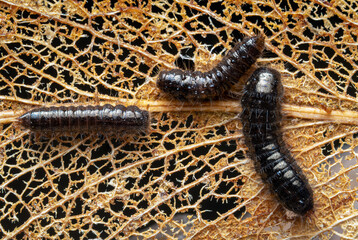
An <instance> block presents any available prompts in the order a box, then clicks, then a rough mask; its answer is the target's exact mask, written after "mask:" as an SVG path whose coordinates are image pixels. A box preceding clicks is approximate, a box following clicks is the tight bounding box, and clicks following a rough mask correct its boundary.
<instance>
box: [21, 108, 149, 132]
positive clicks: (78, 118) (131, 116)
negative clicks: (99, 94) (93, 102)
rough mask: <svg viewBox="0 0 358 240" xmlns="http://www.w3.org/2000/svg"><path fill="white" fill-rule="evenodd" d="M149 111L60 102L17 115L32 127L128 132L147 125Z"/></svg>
mask: <svg viewBox="0 0 358 240" xmlns="http://www.w3.org/2000/svg"><path fill="white" fill-rule="evenodd" d="M149 120H150V118H149V112H148V111H145V110H141V109H139V108H138V107H136V106H128V107H125V106H123V105H116V106H112V105H109V104H106V105H104V106H61V107H42V108H37V109H33V110H30V111H29V112H26V113H25V114H23V115H22V116H20V117H19V118H18V121H19V122H20V124H21V125H23V126H24V127H26V128H29V129H30V130H32V131H44V132H49V131H54V132H57V131H64V132H81V131H85V132H100V133H106V132H122V131H123V132H130V131H145V130H146V129H147V128H148V127H149Z"/></svg>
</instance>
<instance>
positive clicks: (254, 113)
mask: <svg viewBox="0 0 358 240" xmlns="http://www.w3.org/2000/svg"><path fill="white" fill-rule="evenodd" d="M282 95H283V87H282V83H281V77H280V74H279V73H278V72H277V71H276V70H273V69H270V68H259V69H257V70H256V71H255V72H254V73H253V74H252V76H251V77H250V78H249V80H248V82H247V84H246V86H245V89H244V94H243V96H242V99H241V104H242V107H243V111H242V114H241V120H242V123H243V125H244V127H243V132H244V136H245V141H246V144H247V145H248V148H249V150H250V154H251V158H253V160H254V161H255V165H256V169H257V171H258V172H259V173H260V175H261V177H262V179H263V180H264V182H266V183H268V184H269V185H270V187H271V189H272V190H273V192H274V193H275V194H276V196H277V197H278V199H279V200H280V201H281V203H282V204H283V205H284V206H285V207H286V208H287V209H289V210H291V211H293V212H295V213H297V214H301V215H303V214H305V213H306V212H308V211H309V210H311V209H313V197H312V190H311V187H310V186H309V184H308V181H307V179H306V177H305V176H304V175H303V173H302V170H301V169H300V167H299V166H298V165H297V164H296V162H295V160H294V158H293V157H292V155H291V154H290V152H289V151H288V150H287V147H286V145H285V143H284V142H283V140H282V134H281V130H280V120H281V98H282Z"/></svg>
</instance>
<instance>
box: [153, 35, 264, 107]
mask: <svg viewBox="0 0 358 240" xmlns="http://www.w3.org/2000/svg"><path fill="white" fill-rule="evenodd" d="M264 47H265V39H264V37H263V36H261V35H259V36H255V37H250V38H245V39H244V40H243V41H242V42H240V43H238V44H237V45H236V46H235V47H234V48H233V49H231V50H230V51H229V52H228V53H227V55H226V56H225V57H224V58H223V59H222V60H221V61H220V63H219V64H218V65H216V66H215V67H214V68H213V69H212V70H210V71H208V72H200V71H183V70H180V69H173V70H170V71H162V72H160V74H159V77H158V80H157V86H158V88H159V89H161V90H162V91H163V92H166V93H168V94H170V95H172V96H173V97H175V98H178V99H192V100H198V99H211V98H214V97H218V96H221V95H223V93H225V92H226V91H227V90H228V89H229V88H230V87H231V86H232V85H234V84H235V83H237V81H238V79H239V78H240V77H241V76H242V75H243V74H244V73H245V72H246V71H247V70H248V69H249V68H250V67H251V65H252V64H254V63H255V62H256V60H257V58H259V57H260V55H261V53H262V51H263V50H264Z"/></svg>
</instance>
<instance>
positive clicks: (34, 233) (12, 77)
mask: <svg viewBox="0 0 358 240" xmlns="http://www.w3.org/2000/svg"><path fill="white" fill-rule="evenodd" d="M257 34H262V35H263V36H265V51H264V53H263V55H262V57H261V58H260V59H259V60H258V61H257V63H256V65H255V66H253V68H252V70H254V69H255V68H257V67H259V66H268V67H271V68H274V69H276V70H278V71H279V72H280V73H281V76H282V82H283V86H284V90H285V94H284V98H283V103H282V104H283V105H282V108H283V114H284V119H283V121H282V128H283V136H284V140H285V141H286V143H287V145H288V146H289V147H290V151H291V152H292V154H293V155H294V156H295V159H296V160H297V163H298V165H299V166H300V167H301V168H302V171H303V172H304V173H305V175H306V176H307V179H308V181H309V183H310V185H311V186H312V190H313V197H314V204H315V205H314V212H313V213H312V214H310V215H307V216H304V217H301V216H295V217H292V216H289V215H287V212H286V210H285V208H284V207H283V206H282V205H281V204H279V203H278V202H277V200H276V198H275V197H274V196H273V195H272V193H271V192H270V189H269V188H268V187H267V185H266V184H264V183H263V182H262V180H261V178H260V176H259V174H258V173H257V172H256V171H255V169H254V164H253V162H252V161H251V160H250V158H249V156H248V149H247V147H246V145H245V143H244V140H243V133H242V124H241V122H240V119H239V117H238V114H239V113H240V112H241V110H242V109H241V104H240V97H241V95H242V88H243V84H244V82H245V79H247V76H244V77H243V78H242V79H241V80H240V81H239V82H238V84H236V85H235V88H234V89H231V91H230V93H228V94H227V96H223V97H221V98H219V99H212V100H210V101H196V102H191V101H179V100H176V99H175V98H172V97H171V96H168V95H167V94H164V93H163V92H161V91H160V90H159V89H158V88H157V86H156V80H157V77H158V75H159V73H160V71H163V70H171V69H174V68H181V69H196V70H201V71H206V70H208V69H210V68H211V67H212V66H215V64H217V63H218V62H219V61H220V60H221V59H222V57H223V56H224V55H225V54H226V53H227V51H228V50H230V49H231V48H233V46H234V45H235V44H236V43H237V42H240V41H242V39H244V37H245V36H253V35H257ZM357 38H358V4H357V3H356V2H355V1H324V0H322V1H319V0H314V1H298V0H297V1H295V0H291V1H284V0H283V1H274V0H273V1H213V2H207V1H165V0H163V1H130V0H129V1H125V0H124V1H109V0H104V1H100V0H97V1H96V0H95V1H93V2H92V1H88V2H87V1H76V0H71V1H47V0H37V1H33V0H21V1H18V0H16V1H15V0H0V99H1V104H0V107H1V109H0V123H1V125H0V131H1V142H0V237H1V238H2V239H24V238H25V239H26V238H27V239H39V238H44V239H68V238H73V239H128V238H129V239H133V240H134V239H148V238H149V239H357V238H358V216H357V215H358V210H357V208H358V203H357V189H358V184H357V169H356V167H357V166H358V165H357V146H358V143H357V137H358V100H357V92H358V91H357V82H358V70H357V69H358V68H357V64H358V49H357V48H358V47H357V46H358V43H357V42H358V40H357ZM248 74H249V73H248ZM104 104H112V105H118V104H122V105H125V106H129V105H136V106H138V107H139V108H140V109H143V110H148V111H149V112H151V124H150V130H149V131H148V132H146V133H145V132H143V133H138V132H135V131H134V133H132V134H120V135H119V134H116V133H108V134H101V133H97V132H90V133H82V132H65V133H64V132H46V131H45V130H44V131H45V133H43V134H41V133H40V134H39V133H33V132H31V131H30V130H28V129H25V128H23V127H21V126H20V125H19V124H18V121H17V118H18V117H19V116H21V115H22V114H23V113H25V112H26V111H29V110H31V109H34V108H37V107H46V106H82V105H83V106H87V105H104Z"/></svg>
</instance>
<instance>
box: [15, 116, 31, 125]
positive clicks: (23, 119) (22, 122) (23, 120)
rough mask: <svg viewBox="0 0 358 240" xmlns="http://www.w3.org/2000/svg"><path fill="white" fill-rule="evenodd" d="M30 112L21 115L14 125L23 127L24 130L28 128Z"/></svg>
mask: <svg viewBox="0 0 358 240" xmlns="http://www.w3.org/2000/svg"><path fill="white" fill-rule="evenodd" d="M29 118H30V112H27V113H24V114H22V115H21V116H20V117H18V118H17V121H16V124H18V125H21V126H23V127H24V128H30V120H29Z"/></svg>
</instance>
